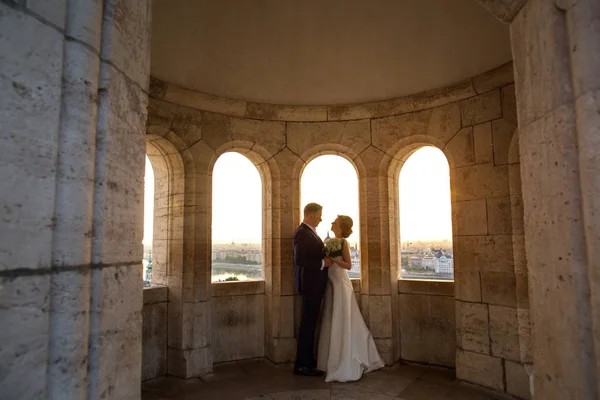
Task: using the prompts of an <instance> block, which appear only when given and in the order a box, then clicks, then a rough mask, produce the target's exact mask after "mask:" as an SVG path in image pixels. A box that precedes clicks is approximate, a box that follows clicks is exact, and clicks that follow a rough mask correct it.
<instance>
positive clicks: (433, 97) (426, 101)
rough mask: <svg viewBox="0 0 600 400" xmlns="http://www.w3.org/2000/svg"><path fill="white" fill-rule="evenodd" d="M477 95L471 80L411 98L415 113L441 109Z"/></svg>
mask: <svg viewBox="0 0 600 400" xmlns="http://www.w3.org/2000/svg"><path fill="white" fill-rule="evenodd" d="M475 94H476V92H475V89H473V85H472V84H471V80H470V79H466V80H464V81H461V82H458V83H456V84H454V85H450V86H446V87H443V88H441V89H433V90H429V91H426V92H423V93H419V94H416V95H414V96H411V97H410V99H409V100H410V103H411V108H412V109H413V110H414V111H420V110H426V109H430V108H433V107H439V106H443V105H446V104H450V103H455V102H457V101H460V100H464V99H467V98H470V97H472V96H474V95H475Z"/></svg>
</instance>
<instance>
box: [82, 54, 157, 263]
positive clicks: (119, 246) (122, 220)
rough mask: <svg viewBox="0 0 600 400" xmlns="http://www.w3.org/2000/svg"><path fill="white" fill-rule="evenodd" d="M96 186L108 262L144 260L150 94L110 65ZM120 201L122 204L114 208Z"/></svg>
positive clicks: (104, 73) (103, 91) (103, 256)
mask: <svg viewBox="0 0 600 400" xmlns="http://www.w3.org/2000/svg"><path fill="white" fill-rule="evenodd" d="M100 73H101V79H100V82H99V85H98V87H99V93H100V97H99V110H100V111H99V114H98V133H97V135H98V136H97V137H98V140H100V141H102V143H103V146H102V149H101V150H99V151H97V154H96V165H101V169H100V170H101V171H102V174H100V173H99V172H97V173H96V175H97V176H98V178H97V179H96V182H95V185H96V190H97V191H98V193H101V194H98V195H97V196H96V197H97V198H98V199H101V200H99V201H102V203H101V204H96V207H101V209H102V210H103V211H102V213H99V214H98V215H94V218H95V220H96V223H97V224H98V227H99V228H98V229H99V232H100V233H99V237H98V238H97V240H101V241H102V246H98V249H100V253H99V254H94V255H93V257H96V259H97V260H99V261H100V262H102V263H105V264H112V263H118V262H123V261H133V260H141V259H142V246H141V245H140V243H141V239H142V232H143V224H144V220H143V204H144V202H143V197H144V192H143V190H144V188H143V181H144V163H145V150H146V142H145V133H144V127H145V125H146V109H147V106H148V104H147V100H148V98H147V95H146V94H145V93H144V92H143V91H142V90H141V89H140V88H139V87H138V86H136V85H134V84H133V83H132V82H131V81H130V80H128V79H127V78H126V77H125V76H124V75H123V74H122V73H121V72H120V71H118V70H116V69H115V68H114V67H112V66H111V65H109V64H107V63H103V64H102V65H101V68H100ZM112 205H118V206H114V207H113V206H112Z"/></svg>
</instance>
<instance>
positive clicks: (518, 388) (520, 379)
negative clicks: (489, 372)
mask: <svg viewBox="0 0 600 400" xmlns="http://www.w3.org/2000/svg"><path fill="white" fill-rule="evenodd" d="M504 370H505V375H506V392H507V393H509V394H511V395H513V396H516V397H518V398H520V399H526V400H529V399H532V396H531V391H530V387H529V375H527V372H526V371H525V367H524V366H523V364H520V363H516V362H513V361H510V360H506V361H505V362H504Z"/></svg>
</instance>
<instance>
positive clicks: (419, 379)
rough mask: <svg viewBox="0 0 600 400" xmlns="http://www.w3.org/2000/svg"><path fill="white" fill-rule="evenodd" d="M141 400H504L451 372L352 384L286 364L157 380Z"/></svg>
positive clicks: (399, 374) (426, 371)
mask: <svg viewBox="0 0 600 400" xmlns="http://www.w3.org/2000/svg"><path fill="white" fill-rule="evenodd" d="M142 399H143V400H160V399H181V400H188V399H190V400H191V399H194V400H211V399H215V400H259V399H263V400H313V399H314V400H359V399H368V400H392V399H397V400H450V399H452V400H501V399H502V400H505V399H509V398H508V397H505V396H502V395H498V394H494V393H491V392H488V391H486V390H484V389H481V388H476V387H472V386H469V385H466V384H463V383H459V382H456V381H455V378H454V372H453V371H448V370H443V369H437V368H427V367H417V366H407V365H395V366H393V367H391V368H385V369H382V370H379V371H375V372H372V373H370V374H367V375H365V376H364V377H363V378H362V379H361V380H359V381H357V382H352V383H325V382H324V380H323V378H318V377H317V378H314V377H304V376H295V375H293V373H292V367H291V366H290V365H281V366H275V365H272V364H270V363H267V362H262V361H245V362H240V363H234V364H227V365H221V366H217V367H215V371H214V376H213V377H212V378H211V379H210V380H208V381H201V380H199V379H190V380H183V379H177V378H173V377H166V378H159V379H155V380H152V381H148V382H146V383H144V384H143V385H142Z"/></svg>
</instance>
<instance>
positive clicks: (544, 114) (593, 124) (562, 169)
mask: <svg viewBox="0 0 600 400" xmlns="http://www.w3.org/2000/svg"><path fill="white" fill-rule="evenodd" d="M511 38H512V47H513V56H514V61H515V83H516V91H517V105H518V119H519V132H520V146H519V147H520V157H521V178H522V182H523V200H524V222H525V229H524V232H525V244H526V246H525V249H526V255H527V262H528V267H529V282H530V285H529V288H530V301H531V320H532V338H533V344H534V345H533V362H534V366H535V369H534V384H535V396H536V398H541V399H566V398H573V399H574V398H577V399H596V398H597V396H598V388H597V384H598V383H597V382H598V373H597V371H598V370H597V369H596V368H597V367H596V366H597V364H596V362H597V359H598V357H597V356H598V353H595V351H596V352H597V351H598V347H597V346H598V344H600V341H599V340H598V333H597V332H598V330H596V334H594V331H593V329H594V327H596V328H597V327H598V321H599V320H600V319H599V316H598V310H599V308H598V300H597V299H598V298H599V297H598V293H599V292H598V289H599V287H598V273H597V271H598V260H599V258H598V254H599V251H600V242H598V232H599V229H600V222H599V218H600V217H599V214H598V212H597V210H598V200H597V199H598V194H599V193H600V192H599V190H600V184H599V180H598V176H600V174H599V172H600V171H599V169H600V168H599V167H600V161H599V158H598V150H599V148H600V142H599V141H598V138H599V135H598V132H599V129H600V128H599V126H600V124H599V121H600V117H599V115H600V114H599V113H598V108H599V106H598V105H599V103H598V89H599V87H600V79H599V71H600V68H599V66H600V61H599V60H600V39H599V38H600V4H599V3H598V2H597V0H581V1H554V0H529V2H528V3H527V4H526V5H525V6H524V7H523V9H522V10H521V11H520V12H519V14H518V15H517V17H516V18H515V20H514V22H513V23H512V25H511ZM595 340H596V343H594V341H595ZM595 344H596V347H595V346H594V345H595ZM594 349H596V350H594Z"/></svg>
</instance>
